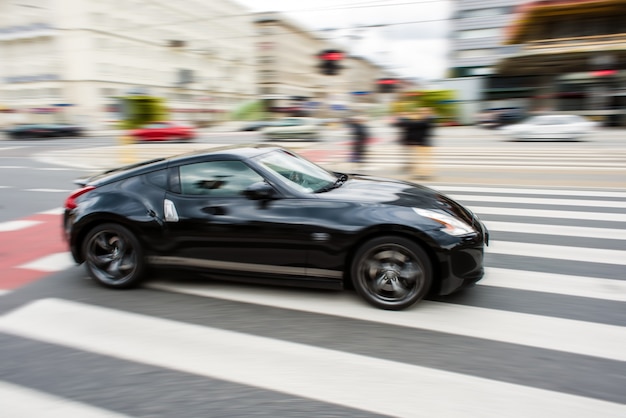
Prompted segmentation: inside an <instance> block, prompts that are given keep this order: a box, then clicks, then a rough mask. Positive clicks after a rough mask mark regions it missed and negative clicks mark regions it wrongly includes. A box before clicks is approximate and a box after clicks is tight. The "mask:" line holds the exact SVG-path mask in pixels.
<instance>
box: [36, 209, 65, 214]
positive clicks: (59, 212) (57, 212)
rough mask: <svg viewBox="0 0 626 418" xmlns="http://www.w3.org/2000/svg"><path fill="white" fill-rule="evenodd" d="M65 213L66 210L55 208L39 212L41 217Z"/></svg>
mask: <svg viewBox="0 0 626 418" xmlns="http://www.w3.org/2000/svg"><path fill="white" fill-rule="evenodd" d="M64 212H65V209H64V208H54V209H50V210H45V211H43V212H39V213H40V214H41V215H62V214H63V213H64Z"/></svg>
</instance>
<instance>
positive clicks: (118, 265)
mask: <svg viewBox="0 0 626 418" xmlns="http://www.w3.org/2000/svg"><path fill="white" fill-rule="evenodd" d="M82 254H83V257H84V260H85V266H86V268H87V271H88V272H89V275H90V276H91V278H92V279H94V280H95V281H96V282H97V283H98V284H100V285H102V286H104V287H109V288H115V289H128V288H132V287H135V286H137V285H138V284H139V282H140V281H141V280H142V278H143V275H144V272H145V269H146V263H145V260H144V254H143V249H142V247H141V244H140V243H139V240H138V239H137V238H136V237H135V235H134V234H133V233H132V232H131V231H129V230H128V229H127V228H125V227H123V226H121V225H118V224H113V223H107V224H102V225H98V226H96V227H95V228H93V229H91V230H90V231H89V232H88V233H87V235H86V237H85V239H84V241H83V244H82Z"/></svg>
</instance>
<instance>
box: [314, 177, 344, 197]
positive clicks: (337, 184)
mask: <svg viewBox="0 0 626 418" xmlns="http://www.w3.org/2000/svg"><path fill="white" fill-rule="evenodd" d="M346 180H348V175H347V174H343V173H342V174H339V177H337V180H335V182H334V183H332V184H329V185H327V186H324V187H322V188H321V189H318V190H317V191H316V192H315V193H324V192H328V191H330V190H333V189H337V188H339V187H341V186H343V184H344V183H345V182H346Z"/></svg>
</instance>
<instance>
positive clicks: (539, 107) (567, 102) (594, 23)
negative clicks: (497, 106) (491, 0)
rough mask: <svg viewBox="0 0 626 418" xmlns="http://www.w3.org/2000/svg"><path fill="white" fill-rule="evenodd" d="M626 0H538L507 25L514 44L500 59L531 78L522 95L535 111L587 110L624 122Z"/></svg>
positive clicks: (506, 73) (507, 73)
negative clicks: (528, 87) (530, 87)
mask: <svg viewBox="0 0 626 418" xmlns="http://www.w3.org/2000/svg"><path fill="white" fill-rule="evenodd" d="M624 23H626V1H624V0H569V1H568V0H559V1H549V0H548V1H546V0H544V1H534V2H528V3H525V4H524V5H523V6H522V7H520V8H519V10H518V13H517V14H516V17H515V19H514V21H513V22H512V23H511V24H510V25H509V26H508V27H507V32H506V38H505V43H506V44H507V45H511V46H512V47H511V48H512V49H511V50H509V51H508V54H507V55H506V56H505V57H503V58H502V60H501V61H500V62H499V63H498V65H497V72H498V74H499V75H500V76H501V77H504V78H506V79H509V80H510V79H512V78H517V79H520V80H528V84H529V85H530V86H532V87H533V88H532V89H530V91H529V90H520V91H519V93H518V96H517V97H518V98H523V99H525V100H526V106H527V108H529V109H531V110H536V111H551V112H567V113H575V114H579V115H585V116H588V117H591V118H594V119H596V120H600V121H602V122H604V123H606V124H608V125H622V126H623V125H626V112H625V111H626V26H625V25H624Z"/></svg>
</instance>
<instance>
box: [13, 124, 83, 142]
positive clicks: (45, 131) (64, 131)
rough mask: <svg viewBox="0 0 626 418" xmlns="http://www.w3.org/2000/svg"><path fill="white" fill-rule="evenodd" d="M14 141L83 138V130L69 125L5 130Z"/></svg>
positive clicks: (35, 126) (42, 125) (30, 126)
mask: <svg viewBox="0 0 626 418" xmlns="http://www.w3.org/2000/svg"><path fill="white" fill-rule="evenodd" d="M5 132H6V134H7V135H8V136H9V137H10V138H13V139H26V138H55V137H72V136H81V135H82V134H83V129H82V127H80V126H77V125H70V124H67V123H47V124H23V125H16V126H13V127H11V128H8V129H6V130H5Z"/></svg>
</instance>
